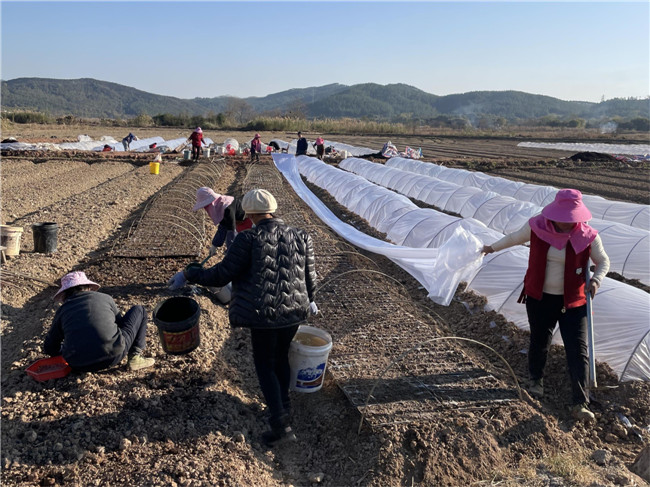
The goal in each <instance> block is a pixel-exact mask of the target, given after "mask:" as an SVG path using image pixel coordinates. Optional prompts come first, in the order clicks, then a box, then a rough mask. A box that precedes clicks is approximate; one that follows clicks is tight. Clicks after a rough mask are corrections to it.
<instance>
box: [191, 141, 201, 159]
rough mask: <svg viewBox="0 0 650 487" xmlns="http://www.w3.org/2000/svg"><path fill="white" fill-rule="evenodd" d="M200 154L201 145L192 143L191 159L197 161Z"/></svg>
mask: <svg viewBox="0 0 650 487" xmlns="http://www.w3.org/2000/svg"><path fill="white" fill-rule="evenodd" d="M200 156H201V146H200V145H193V146H192V160H194V161H198V160H199V157H200Z"/></svg>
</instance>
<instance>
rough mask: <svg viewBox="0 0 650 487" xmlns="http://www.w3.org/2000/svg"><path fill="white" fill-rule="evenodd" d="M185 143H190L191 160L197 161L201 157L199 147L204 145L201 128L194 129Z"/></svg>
mask: <svg viewBox="0 0 650 487" xmlns="http://www.w3.org/2000/svg"><path fill="white" fill-rule="evenodd" d="M187 141H188V142H189V141H192V160H193V161H198V160H199V157H201V151H202V149H201V146H202V145H203V144H204V140H203V130H201V127H196V128H195V129H194V132H192V133H191V134H190V136H189V137H188V139H187Z"/></svg>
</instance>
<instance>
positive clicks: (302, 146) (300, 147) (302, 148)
mask: <svg viewBox="0 0 650 487" xmlns="http://www.w3.org/2000/svg"><path fill="white" fill-rule="evenodd" d="M306 154H307V139H305V138H304V137H303V136H302V132H298V143H297V144H296V155H297V156H302V155H306Z"/></svg>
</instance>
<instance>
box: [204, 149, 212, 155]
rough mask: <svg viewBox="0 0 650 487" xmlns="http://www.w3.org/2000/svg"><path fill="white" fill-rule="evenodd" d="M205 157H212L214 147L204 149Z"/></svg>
mask: <svg viewBox="0 0 650 487" xmlns="http://www.w3.org/2000/svg"><path fill="white" fill-rule="evenodd" d="M203 155H204V156H205V157H210V156H211V155H212V147H206V148H205V149H203Z"/></svg>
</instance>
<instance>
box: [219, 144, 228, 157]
mask: <svg viewBox="0 0 650 487" xmlns="http://www.w3.org/2000/svg"><path fill="white" fill-rule="evenodd" d="M225 153H226V148H225V147H224V146H222V145H220V146H219V147H217V154H219V155H223V154H225Z"/></svg>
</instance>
